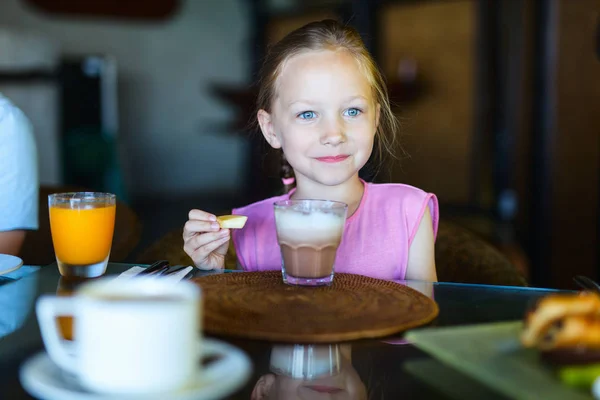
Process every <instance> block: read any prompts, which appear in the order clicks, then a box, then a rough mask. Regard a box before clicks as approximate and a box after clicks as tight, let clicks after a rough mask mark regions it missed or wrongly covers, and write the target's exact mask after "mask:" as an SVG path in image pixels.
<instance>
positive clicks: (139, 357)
mask: <svg viewBox="0 0 600 400" xmlns="http://www.w3.org/2000/svg"><path fill="white" fill-rule="evenodd" d="M36 311H37V316H38V321H39V325H40V329H41V332H42V338H43V340H44V344H45V346H46V350H47V352H48V354H49V356H50V358H51V359H52V360H53V361H54V362H55V363H56V364H57V365H58V366H60V367H61V368H63V369H64V370H66V371H68V372H71V373H73V374H74V375H75V376H76V377H77V378H78V380H79V382H80V384H81V385H82V386H84V387H85V388H87V389H89V390H91V391H94V392H99V393H112V394H116V393H118V394H147V393H162V392H169V391H172V390H176V389H179V388H183V387H184V386H186V384H188V383H189V382H190V381H191V380H192V379H194V377H197V374H199V373H202V374H210V373H211V371H210V370H213V369H214V370H220V369H222V368H223V367H224V365H220V364H224V363H225V364H226V363H227V362H228V360H227V354H223V353H222V352H223V351H224V350H219V349H210V348H207V346H206V344H208V342H206V343H205V345H204V346H203V345H202V344H201V342H202V341H201V334H200V332H201V326H200V322H201V315H200V311H201V291H200V288H199V287H198V286H197V285H195V284H193V283H191V282H188V281H182V282H179V283H176V284H174V283H173V282H167V281H166V280H161V279H153V278H143V277H135V278H131V279H123V280H121V279H116V280H115V279H110V278H100V279H98V280H96V281H93V282H90V283H86V284H84V285H82V286H81V287H80V288H79V289H78V290H77V292H76V293H75V294H74V296H72V297H64V296H61V297H58V296H42V297H40V299H39V300H38V302H37V310H36ZM58 316H73V317H74V321H73V324H74V326H73V332H74V341H73V342H72V343H69V342H67V341H65V340H63V339H62V338H61V337H60V335H59V329H58V326H57V317H58ZM220 351H221V353H219V352H220ZM215 353H216V354H215ZM202 354H204V355H207V354H210V355H219V356H222V358H221V359H220V360H219V361H216V362H214V363H211V364H209V365H208V366H207V367H205V368H204V369H203V370H202V371H200V356H201V355H202ZM213 372H214V371H213Z"/></svg>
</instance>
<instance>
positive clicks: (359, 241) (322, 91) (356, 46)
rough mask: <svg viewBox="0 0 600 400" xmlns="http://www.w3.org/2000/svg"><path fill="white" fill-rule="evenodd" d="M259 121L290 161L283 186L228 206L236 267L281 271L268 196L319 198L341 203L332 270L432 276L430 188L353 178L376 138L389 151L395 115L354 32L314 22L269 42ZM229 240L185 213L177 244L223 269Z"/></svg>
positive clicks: (197, 214) (434, 220)
mask: <svg viewBox="0 0 600 400" xmlns="http://www.w3.org/2000/svg"><path fill="white" fill-rule="evenodd" d="M257 120H258V124H259V125H260V129H261V131H262V134H263V136H264V137H265V139H266V141H267V142H268V143H269V144H270V145H271V146H272V147H273V148H275V149H281V150H282V151H283V155H284V156H285V160H287V162H289V167H287V168H284V173H285V175H284V178H283V183H284V185H285V186H286V188H287V189H291V190H289V192H288V193H286V194H285V195H282V196H277V197H272V198H269V199H266V200H262V201H259V202H257V203H254V204H250V205H248V206H246V207H242V208H239V209H234V210H233V214H241V215H246V216H248V221H247V223H246V226H245V227H244V228H243V229H240V230H235V231H234V233H233V244H234V246H235V250H236V254H237V258H238V262H239V264H240V266H241V268H243V269H244V270H246V271H263V270H277V269H281V254H280V251H279V245H278V243H277V237H276V231H275V222H274V211H273V203H274V202H275V201H278V200H283V199H289V198H291V199H327V200H335V201H341V202H344V203H346V204H348V218H347V220H346V226H345V229H344V234H343V237H342V242H341V244H340V247H339V248H338V251H337V258H336V263H335V269H336V272H348V273H355V274H362V275H367V276H371V277H375V278H380V279H415V280H426V281H436V280H437V276H436V271H435V260H434V240H435V235H436V232H437V225H438V204H437V198H436V197H435V195H433V194H431V193H425V192H423V191H422V190H420V189H417V188H415V187H412V186H408V185H402V184H373V183H366V182H365V181H363V180H362V179H360V178H359V174H358V173H359V170H360V169H361V168H362V167H363V166H364V165H365V164H366V162H367V161H368V159H369V157H370V156H371V153H372V151H373V147H374V143H375V141H377V144H378V146H377V148H378V150H380V151H381V150H382V149H385V150H387V151H390V150H391V148H392V146H393V144H394V142H395V137H396V135H397V133H398V122H397V120H396V118H395V116H394V114H393V113H392V110H391V108H390V102H389V99H388V94H387V89H386V85H385V82H384V78H383V76H382V74H381V73H380V72H379V70H378V68H377V67H376V65H375V63H374V61H373V59H372V58H371V56H370V54H369V53H368V51H367V50H366V48H365V46H364V44H363V42H362V40H361V38H360V36H359V34H358V33H357V32H356V30H354V29H353V28H351V27H348V26H343V25H341V24H339V23H338V22H336V21H333V20H325V21H321V22H313V23H310V24H308V25H305V26H304V27H302V28H299V29H298V30H296V31H293V32H292V33H290V34H289V35H287V36H286V37H285V38H283V39H282V40H281V41H280V42H278V43H277V44H276V45H274V46H273V47H272V48H271V49H270V51H269V54H268V55H267V57H266V60H265V63H264V65H263V68H262V71H261V79H260V89H259V95H258V112H257ZM288 171H289V172H291V171H293V174H292V173H287V172H288ZM294 184H295V187H294ZM230 237H231V236H230V232H229V230H227V229H220V228H219V224H218V223H217V222H216V217H215V216H214V215H211V214H209V213H206V212H204V211H200V210H192V211H190V213H189V220H188V221H187V223H186V224H185V227H184V232H183V239H184V250H185V252H186V253H187V254H188V255H189V256H190V257H191V258H192V260H193V261H194V263H195V264H196V266H197V267H198V268H201V269H214V268H223V267H224V263H225V255H226V253H227V249H228V245H229V241H230Z"/></svg>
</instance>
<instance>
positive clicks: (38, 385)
mask: <svg viewBox="0 0 600 400" xmlns="http://www.w3.org/2000/svg"><path fill="white" fill-rule="evenodd" d="M203 343H205V344H206V345H209V346H210V347H211V348H218V349H221V350H222V351H221V353H226V354H227V355H226V358H227V359H228V361H229V362H227V363H226V364H227V365H225V366H224V368H220V369H219V370H218V371H214V373H212V374H210V376H206V374H205V375H203V376H201V375H200V374H198V379H197V380H196V381H194V382H192V383H191V384H190V385H188V386H187V387H185V388H183V389H179V390H178V391H176V392H172V393H160V394H156V395H136V396H132V395H111V394H103V393H95V392H91V391H89V390H87V389H85V388H83V387H81V386H80V385H79V384H78V383H77V381H76V379H75V378H74V377H72V376H70V375H69V374H68V373H65V372H64V371H63V370H62V369H60V368H59V367H58V366H57V365H56V364H54V362H53V361H52V360H51V359H50V358H49V357H48V354H47V353H46V352H45V351H42V352H40V353H38V354H36V355H34V356H32V357H31V358H29V359H28V360H27V361H26V362H25V363H24V364H23V365H22V366H21V370H20V374H19V377H20V380H21V384H22V385H23V388H25V390H27V392H29V394H31V395H33V396H35V397H39V398H41V399H46V400H55V399H56V400H108V399H115V398H118V399H120V400H134V399H135V400H141V399H144V400H159V399H160V400H164V399H169V400H192V399H194V400H213V399H222V398H224V397H225V396H227V395H229V394H231V393H233V392H235V391H236V390H238V389H239V388H240V387H241V386H242V385H244V384H245V383H246V381H247V380H248V378H249V377H250V373H251V370H252V364H251V362H250V359H249V358H248V357H247V356H246V354H244V352H242V351H241V350H239V349H237V348H236V347H234V346H231V345H229V344H226V343H224V342H221V341H218V340H214V339H204V342H203Z"/></svg>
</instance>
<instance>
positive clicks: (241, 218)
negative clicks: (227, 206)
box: [217, 215, 248, 229]
mask: <svg viewBox="0 0 600 400" xmlns="http://www.w3.org/2000/svg"><path fill="white" fill-rule="evenodd" d="M247 220H248V217H247V216H245V215H221V216H220V217H217V222H218V223H219V225H220V226H221V228H223V229H241V228H243V227H244V225H246V221H247Z"/></svg>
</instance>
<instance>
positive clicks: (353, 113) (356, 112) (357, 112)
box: [344, 108, 362, 117]
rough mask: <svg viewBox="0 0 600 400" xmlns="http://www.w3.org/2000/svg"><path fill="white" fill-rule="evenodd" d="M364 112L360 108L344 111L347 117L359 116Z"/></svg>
mask: <svg viewBox="0 0 600 400" xmlns="http://www.w3.org/2000/svg"><path fill="white" fill-rule="evenodd" d="M361 113H362V111H361V110H359V109H358V108H349V109H347V110H346V111H344V115H345V116H347V117H358V116H359V115H360V114H361Z"/></svg>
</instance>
